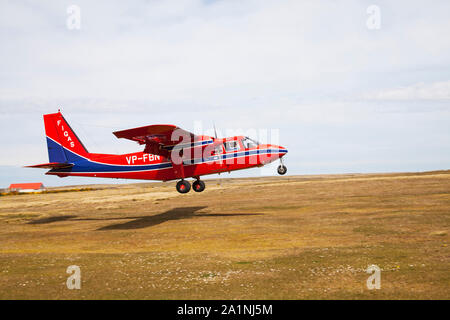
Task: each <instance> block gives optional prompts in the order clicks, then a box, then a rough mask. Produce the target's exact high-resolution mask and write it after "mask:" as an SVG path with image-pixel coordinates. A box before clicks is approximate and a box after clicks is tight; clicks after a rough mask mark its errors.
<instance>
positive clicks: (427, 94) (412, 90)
mask: <svg viewBox="0 0 450 320" xmlns="http://www.w3.org/2000/svg"><path fill="white" fill-rule="evenodd" d="M363 97H364V98H366V99H369V100H370V99H373V100H450V81H441V82H434V83H428V84H427V83H423V82H421V83H416V84H413V85H410V86H405V87H398V88H392V89H384V90H379V91H376V92H372V93H368V94H366V95H364V96H363Z"/></svg>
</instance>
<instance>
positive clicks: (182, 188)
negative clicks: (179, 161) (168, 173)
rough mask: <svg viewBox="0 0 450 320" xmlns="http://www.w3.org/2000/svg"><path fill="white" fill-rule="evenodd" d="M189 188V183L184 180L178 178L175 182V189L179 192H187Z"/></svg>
mask: <svg viewBox="0 0 450 320" xmlns="http://www.w3.org/2000/svg"><path fill="white" fill-rule="evenodd" d="M189 190H191V184H190V183H189V182H188V181H186V180H180V181H178V182H177V191H178V192H179V193H188V192H189Z"/></svg>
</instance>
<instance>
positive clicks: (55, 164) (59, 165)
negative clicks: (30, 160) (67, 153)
mask: <svg viewBox="0 0 450 320" xmlns="http://www.w3.org/2000/svg"><path fill="white" fill-rule="evenodd" d="M25 167H26V168H41V169H63V168H72V167H73V163H61V162H50V163H43V164H36V165H34V166H25Z"/></svg>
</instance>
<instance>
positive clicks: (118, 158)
mask: <svg viewBox="0 0 450 320" xmlns="http://www.w3.org/2000/svg"><path fill="white" fill-rule="evenodd" d="M44 124H45V134H46V136H47V149H48V157H49V163H44V164H38V165H33V166H28V167H30V168H45V169H50V170H49V171H48V172H47V173H46V174H50V175H56V176H59V177H67V176H81V177H97V178H117V179H142V180H160V181H169V180H179V181H178V183H177V185H176V188H177V191H178V192H180V193H187V192H189V190H190V189H191V184H190V183H189V181H187V180H185V179H186V178H191V177H192V178H194V179H195V181H194V182H193V183H192V188H193V189H194V191H196V192H202V191H203V190H205V183H204V182H203V181H202V180H200V177H201V176H204V175H208V174H216V173H221V172H231V171H235V170H242V169H248V168H253V167H261V166H263V165H265V164H268V163H270V162H273V161H275V160H277V159H280V162H281V163H280V165H279V166H278V173H279V174H281V175H283V174H285V173H286V172H287V168H286V166H285V165H284V164H283V162H282V157H283V156H284V155H285V154H286V153H287V150H286V148H283V147H280V146H277V145H272V144H260V143H258V142H256V141H255V140H252V139H250V138H248V137H244V136H234V137H229V138H223V139H219V138H217V137H210V136H204V135H195V134H193V133H190V132H188V131H185V130H183V129H180V128H179V127H177V126H174V125H169V124H157V125H150V126H145V127H139V128H133V129H128V130H122V131H116V132H113V134H114V135H115V136H116V137H117V138H124V139H129V140H132V141H136V142H138V143H139V144H140V145H145V148H144V151H141V152H135V153H128V154H121V155H115V154H99V153H90V152H88V151H87V149H86V148H85V147H84V145H83V143H82V142H81V141H80V139H78V137H77V135H76V134H75V132H74V131H73V130H72V129H71V128H70V126H69V124H68V123H67V121H66V120H65V119H64V117H63V115H62V114H61V112H60V111H59V110H58V112H57V113H52V114H46V115H44Z"/></svg>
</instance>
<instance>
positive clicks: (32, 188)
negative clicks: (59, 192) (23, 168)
mask: <svg viewBox="0 0 450 320" xmlns="http://www.w3.org/2000/svg"><path fill="white" fill-rule="evenodd" d="M44 190H45V187H44V184H43V183H41V182H38V183H13V184H11V185H10V186H9V192H39V191H44Z"/></svg>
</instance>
